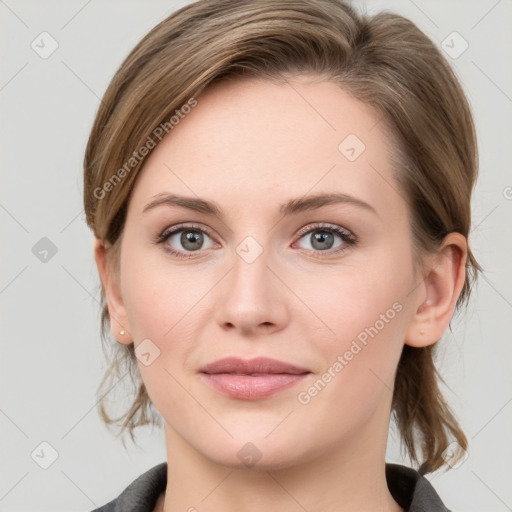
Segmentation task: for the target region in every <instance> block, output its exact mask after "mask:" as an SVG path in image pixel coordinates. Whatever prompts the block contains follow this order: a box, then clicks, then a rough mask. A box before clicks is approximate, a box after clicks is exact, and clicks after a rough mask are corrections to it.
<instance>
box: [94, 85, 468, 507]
mask: <svg viewBox="0 0 512 512" xmlns="http://www.w3.org/2000/svg"><path fill="white" fill-rule="evenodd" d="M379 119H380V116H378V115H377V114H376V113H375V112H374V111H372V110H371V109H370V107H368V106H367V105H365V104H363V103H361V102H359V101H357V100H355V99H354V98H353V97H351V96H350V95H349V94H348V93H347V92H345V91H343V90H342V89H340V87H339V86H338V85H336V84H333V83H330V82H327V81H322V80H320V79H319V78H315V77H312V76H301V77H295V78H294V79H293V80H291V79H290V80H289V82H288V83H287V84H281V85H277V84H274V83H272V82H270V81H265V80H260V79H250V80H248V79H246V80H243V81H241V80H238V81H233V82H229V83H222V84H218V85H216V86H214V87H211V88H209V89H207V91H206V92H205V93H204V94H202V95H201V96H200V97H199V98H198V105H197V107H196V108H194V109H193V110H192V112H191V113H190V114H188V115H187V116H186V117H185V118H184V119H183V120H181V121H180V123H179V124H178V125H177V126H175V127H174V129H173V130H172V132H171V133H170V134H169V135H168V136H167V137H165V138H164V139H163V141H162V142H161V143H160V144H159V145H158V146H157V147H156V148H155V150H154V151H153V153H152V154H151V155H150V157H149V159H148V160H147V162H146V163H145V165H144V168H143V170H142V172H141V175H140V176H139V178H138V180H137V182H136V185H135V189H134V191H133V195H132V197H131V199H130V203H129V208H128V213H127V219H126V224H125V228H124V232H123V239H122V246H121V265H120V270H119V274H116V273H115V271H116V269H115V268H114V267H113V265H110V264H109V260H108V258H107V255H106V252H105V248H104V245H103V244H102V242H101V241H100V240H96V245H95V258H96V262H97V265H98V270H99V272H100V276H101V279H102V282H103V285H104V287H105V293H106V297H107V302H108V307H109V311H110V314H111V318H112V322H111V327H112V333H113V335H114V336H115V337H116V338H117V339H118V341H119V342H120V343H132V342H133V343H135V347H136V348H137V347H138V345H139V344H140V343H141V342H142V340H145V339H147V338H149V339H150V340H151V342H152V343H154V345H156V346H157V347H158V349H159V350H160V355H159V356H158V357H157V358H156V359H155V360H154V361H153V362H152V363H151V364H150V365H149V366H146V365H144V364H142V363H141V362H140V361H138V366H139V370H140V373H141V376H142V379H143V381H144V383H145V385H146V388H147V390H148V393H149V395H150V397H151V400H152V402H153V404H154V405H155V407H156V408H157V409H158V410H159V412H160V413H161V414H162V416H163V418H164V421H165V437H166V446H167V461H168V483H167V492H166V494H165V496H164V495H162V496H161V497H160V499H159V501H158V504H157V507H156V509H155V510H159V511H162V510H163V511H167V512H170V511H175V510H191V511H192V510H195V509H197V510H200V511H201V512H203V511H218V510H223V511H228V512H229V511H232V510H233V511H234V510H237V511H238V510H244V511H261V510H280V511H282V512H288V511H296V510H300V509H301V507H303V508H304V509H306V510H308V511H310V512H313V511H323V512H329V511H335V510H336V511H363V510H365V511H367V510H381V511H384V512H387V511H399V510H401V508H400V507H399V506H398V504H397V503H396V502H395V501H394V500H393V498H392V497H391V495H390V493H389V491H388V489H387V485H386V479H385V472H384V469H385V451H386V441H387V435H388V426H389V420H390V408H391V399H392V388H393V381H394V376H395V372H396V367H397V364H398V360H399V357H400V353H401V350H402V347H403V345H404V344H409V345H412V346H426V345H429V344H433V343H435V342H436V341H437V340H439V339H440V338H441V336H442V334H443V332H444V330H445V329H446V327H447V326H448V323H449V321H450V319H451V317H452V314H453V311H454V307H455V302H456V299H457V297H458V295H459V293H460V291H461V289H462V285H463V282H464V263H465V258H466V250H467V249H466V242H465V239H464V237H462V236H461V235H458V234H456V233H452V234H450V235H448V236H447V237H446V239H445V240H444V242H443V244H442V245H441V247H440V248H439V251H438V252H437V253H433V254H429V255H425V269H424V270H423V271H420V269H415V268H414V266H413V253H412V241H411V228H410V216H409V213H408V211H407V204H406V202H405V201H404V199H403V197H402V196H401V195H400V193H398V192H397V190H398V185H397V184H396V182H395V180H394V177H393V169H392V166H391V161H390V155H391V154H392V151H393V148H392V146H391V145H390V142H389V140H388V138H387V136H386V129H385V125H384V123H383V122H379ZM351 133H352V134H356V135H357V137H358V138H359V139H360V140H361V141H363V142H364V144H365V146H366V149H365V150H364V152H363V153H362V154H361V155H360V156H359V157H358V158H357V159H356V160H355V161H349V160H348V159H347V158H346V157H345V156H344V155H343V154H342V153H341V152H340V151H339V149H338V146H339V144H340V142H341V141H342V140H343V139H344V138H345V137H346V136H347V135H348V134H351ZM376 170H378V173H377V172H376ZM163 192H172V193H176V194H182V195H186V196H191V197H196V196H198V197H201V198H204V199H207V200H210V201H214V202H215V203H217V204H218V206H219V208H221V209H222V212H223V217H222V219H221V218H219V217H217V216H215V215H207V214H204V213H199V212H194V211H191V210H187V209H184V208H179V207H170V206H166V205H160V206H158V207H156V208H154V209H151V210H149V211H147V212H146V213H143V209H144V207H145V206H146V205H147V204H148V203H150V202H151V201H152V200H154V198H155V196H156V195H158V194H161V193H163ZM320 192H326V193H332V192H339V193H344V194H348V195H350V196H353V197H356V198H358V199H360V200H362V201H364V202H366V203H368V204H369V205H370V206H371V207H372V208H373V209H374V210H375V211H371V210H370V209H367V208H362V207H360V206H357V205H354V204H348V203H346V204H345V203H344V204H331V205H327V206H323V207H321V208H318V209H315V210H311V211H306V212H301V213H294V214H292V215H290V216H289V217H286V218H283V217H282V216H281V215H280V213H279V205H281V204H282V203H285V202H286V201H287V200H289V199H291V198H300V197H302V196H304V195H306V194H314V193H320ZM180 223H194V224H197V225H199V226H200V227H201V228H204V229H205V230H206V231H207V233H208V234H205V235H204V244H203V246H202V248H201V249H200V250H198V251H191V250H188V252H187V248H186V247H184V246H183V245H182V244H181V243H180V234H181V233H179V234H178V235H174V236H173V237H172V238H171V239H168V240H167V242H164V243H162V244H155V243H153V239H154V238H155V237H156V236H157V235H159V234H161V233H162V232H163V231H164V230H166V229H167V228H169V227H172V226H176V225H178V224H180ZM315 223H325V224H328V225H330V226H339V227H342V228H345V229H346V230H349V231H350V232H351V233H353V234H354V235H355V236H357V239H358V242H357V244H356V245H354V246H350V245H347V244H346V243H345V242H343V240H341V239H340V238H339V237H338V235H336V234H334V235H333V236H334V239H333V241H332V243H333V244H334V245H333V247H332V248H330V249H329V248H327V250H326V249H324V250H322V249H318V248H316V247H317V246H315V245H313V242H314V241H313V237H312V235H313V234H314V233H309V234H305V235H299V236H298V235H297V234H298V233H299V230H300V229H301V228H303V227H306V228H307V227H308V226H311V225H314V224H315ZM185 229H186V228H185ZM316 232H322V228H317V231H316ZM247 236H252V237H253V238H254V239H255V240H256V241H257V243H258V244H259V246H260V247H261V248H262V249H263V252H262V253H261V254H260V255H259V257H258V258H256V259H255V261H253V262H251V263H248V262H247V261H245V260H244V259H243V258H242V257H240V256H239V254H238V253H237V252H236V249H237V247H238V246H239V244H240V243H241V242H242V241H243V240H244V239H245V238H246V237H247ZM166 244H167V246H168V247H169V246H172V247H173V248H174V249H175V250H178V251H181V252H182V253H186V254H187V253H188V254H192V257H191V258H190V259H178V258H177V257H175V256H172V255H170V254H169V253H167V252H166V251H165V250H164V247H165V245H166ZM340 247H342V248H343V247H344V250H343V251H341V252H338V253H336V252H335V251H336V249H338V248H340ZM251 250H253V249H251ZM315 255H316V256H317V257H315ZM396 303H399V304H400V305H401V306H402V307H401V310H400V312H399V313H397V314H396V315H394V318H393V319H392V320H389V322H387V323H385V326H384V327H383V328H382V329H380V330H379V331H378V334H377V335H375V337H374V338H370V339H369V341H368V344H367V346H365V347H364V348H363V349H362V350H361V351H360V352H358V353H357V355H356V356H354V357H353V358H352V360H351V361H349V362H348V364H347V365H346V366H344V368H343V370H342V371H340V372H338V373H336V376H335V377H333V378H332V379H331V381H330V382H329V383H328V384H327V385H326V386H325V387H324V388H323V389H322V390H321V392H319V393H318V394H317V395H316V396H314V397H312V398H311V400H310V402H309V403H307V404H303V403H300V402H299V400H298V398H297V396H298V394H299V393H300V392H301V391H304V390H307V389H308V388H309V387H310V386H311V385H312V384H313V383H314V382H315V381H317V380H318V379H319V378H320V377H321V376H322V374H324V372H326V371H327V370H328V368H331V369H332V366H333V363H334V362H335V361H336V360H337V357H338V355H343V354H344V353H345V352H346V351H347V350H348V349H349V348H350V346H351V343H352V341H353V340H354V339H356V337H357V335H358V334H359V333H361V332H362V331H364V329H365V328H367V327H369V326H374V325H375V324H376V321H377V320H379V318H381V317H380V315H381V314H385V312H386V311H387V310H389V309H390V308H392V305H393V304H396ZM122 329H124V330H125V331H126V334H125V335H124V336H120V334H119V332H120V330H122ZM422 331H423V334H422V333H421V332H422ZM228 355H236V356H240V357H244V358H252V357H256V356H267V357H272V358H275V359H279V360H283V361H287V362H289V363H292V364H295V365H297V366H301V367H304V368H306V369H308V370H309V371H310V372H311V374H310V375H308V376H307V377H306V378H305V380H304V381H303V382H301V383H300V384H299V385H298V386H294V387H292V388H289V389H287V390H284V391H282V392H280V393H278V394H276V395H273V396H271V397H268V398H266V399H263V400H256V401H242V400H237V399H233V398H230V397H226V396H224V395H221V394H219V393H218V392H217V391H215V390H213V389H212V388H211V387H209V386H208V385H206V384H205V383H204V382H203V380H202V379H201V378H200V376H199V374H198V371H199V369H200V368H201V367H202V366H203V365H205V364H207V363H210V362H212V361H215V360H217V359H219V358H221V357H225V356H228ZM331 373H332V370H331ZM248 442H250V443H252V444H253V445H254V446H256V447H257V449H258V450H259V452H260V453H261V458H260V459H259V460H258V461H257V462H256V464H255V465H254V466H252V467H248V466H246V465H245V463H244V462H243V460H241V459H240V458H239V457H238V456H237V452H238V451H239V450H240V449H242V448H243V447H244V446H245V445H246V443H248ZM203 500H204V501H203ZM190 507H194V508H190Z"/></svg>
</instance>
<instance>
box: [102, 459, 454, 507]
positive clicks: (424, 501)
mask: <svg viewBox="0 0 512 512" xmlns="http://www.w3.org/2000/svg"><path fill="white" fill-rule="evenodd" d="M386 479H387V483H388V488H389V492H390V493H391V495H392V496H393V498H394V499H395V501H396V502H397V503H398V504H399V505H400V506H401V507H402V508H403V509H404V510H405V511H406V512H450V511H449V510H448V509H447V508H446V507H445V506H444V505H443V502H442V501H441V499H440V498H439V496H438V494H437V493H436V491H435V490H434V488H433V487H432V485H431V484H430V482H429V481H428V480H427V479H426V478H425V477H424V476H422V475H420V474H419V473H418V472H417V471H415V470H414V469H411V468H407V467H405V466H400V465H398V464H386ZM166 486H167V462H162V463H161V464H158V465H157V466H155V467H153V468H151V469H150V470H149V471H146V473H143V474H142V475H141V476H139V477H138V478H137V479H136V480H134V481H133V482H132V483H131V484H130V485H129V486H128V487H127V488H126V489H125V490H124V491H123V492H122V493H121V494H120V495H119V496H118V497H117V498H115V499H114V500H112V501H110V502H109V503H107V504H106V505H103V506H102V507H100V508H97V509H95V510H93V511H92V512H153V510H154V508H155V505H156V502H157V500H158V497H159V496H160V494H161V493H163V492H164V491H165V488H166Z"/></svg>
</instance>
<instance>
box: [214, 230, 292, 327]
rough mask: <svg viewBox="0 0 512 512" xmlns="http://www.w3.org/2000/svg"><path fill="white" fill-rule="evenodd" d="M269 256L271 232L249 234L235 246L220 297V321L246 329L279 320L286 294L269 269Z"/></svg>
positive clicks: (270, 261)
mask: <svg viewBox="0 0 512 512" xmlns="http://www.w3.org/2000/svg"><path fill="white" fill-rule="evenodd" d="M256 236H258V237H259V238H260V239H261V238H264V241H263V243H260V242H259V241H258V240H257V239H256ZM272 256H273V255H272V251H271V244H270V236H264V235H248V236H246V237H245V238H244V239H243V240H242V241H241V242H240V243H239V244H238V245H237V246H236V247H235V254H233V259H232V271H231V272H230V275H229V276H227V284H226V285H225V286H224V287H222V295H223V296H222V297H220V298H219V299H220V300H219V305H220V313H219V314H220V317H219V321H220V322H221V323H223V324H226V323H227V324H231V325H233V326H235V327H238V328H240V329H242V330H244V331H249V330H251V329H255V328H257V327H258V326H259V325H262V324H265V325H266V326H268V325H269V324H274V325H278V324H280V323H281V322H282V320H283V318H280V317H281V313H282V312H283V311H284V310H285V309H286V308H285V307H284V302H283V301H284V300H285V298H284V296H281V294H280V291H279V287H280V286H282V285H280V284H279V283H277V282H275V281H276V278H275V276H274V275H273V271H272V270H271V268H272V261H273V257H272ZM281 291H283V290H281Z"/></svg>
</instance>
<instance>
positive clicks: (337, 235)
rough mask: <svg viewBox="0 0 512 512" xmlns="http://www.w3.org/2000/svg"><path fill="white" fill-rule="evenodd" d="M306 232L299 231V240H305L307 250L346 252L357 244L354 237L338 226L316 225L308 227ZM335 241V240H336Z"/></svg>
mask: <svg viewBox="0 0 512 512" xmlns="http://www.w3.org/2000/svg"><path fill="white" fill-rule="evenodd" d="M308 228H309V229H308V230H307V231H306V232H304V230H301V233H299V235H301V238H300V240H303V239H304V240H306V241H307V242H308V244H309V247H306V249H308V250H312V251H316V252H317V253H318V252H329V253H331V254H332V253H339V252H343V251H346V250H347V249H348V248H349V247H350V246H352V245H355V244H356V242H357V239H356V237H355V236H354V235H353V234H352V233H351V232H350V231H348V230H347V229H344V228H341V227H339V226H331V225H325V224H316V225H313V226H308ZM336 239H337V240H336Z"/></svg>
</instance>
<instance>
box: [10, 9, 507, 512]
mask: <svg viewBox="0 0 512 512" xmlns="http://www.w3.org/2000/svg"><path fill="white" fill-rule="evenodd" d="M186 3H188V2H176V1H151V2H142V1H126V0H124V1H103V2H100V1H99V0H89V1H82V0H81V1H76V0H72V1H69V0H68V1H66V2H64V1H60V2H57V1H46V2H41V1H39V2H38V1H35V0H33V1H22V0H16V1H15V0H6V1H0V24H1V26H0V34H1V36H0V37H1V38H2V44H1V49H0V51H1V56H0V63H1V67H0V70H1V75H0V105H1V120H2V122H1V125H0V130H1V136H0V143H1V146H2V147H1V153H0V154H1V158H2V161H1V181H2V185H1V189H0V220H1V235H2V265H1V270H0V272H1V274H0V307H1V327H2V338H1V344H2V345H1V352H2V353H1V370H0V378H1V388H0V389H1V395H0V398H1V401H0V433H1V436H0V443H1V445H0V446H1V459H0V460H1V466H0V471H1V473H0V510H2V511H34V510H37V511H53V512H56V511H75V510H76V511H88V510H91V509H92V508H94V507H96V506H99V505H102V504H104V503H106V502H107V501H109V500H110V499H112V498H113V497H115V496H117V495H118V493H119V492H120V491H121V490H122V489H124V488H125V487H126V486H127V485H128V484H129V483H130V482H131V481H132V480H133V479H134V478H135V477H137V476H138V475H140V474H141V473H142V472H143V471H145V470H147V469H149V468H150V467H152V466H153V465H155V464H157V463H159V462H161V461H164V460H165V443H164V437H163V431H159V430H157V429H151V428H147V429H145V430H144V429H140V430H139V436H138V439H139V444H140V446H139V447H134V446H133V445H132V444H131V443H129V442H128V443H127V448H128V449H127V450H125V449H124V448H123V446H122V443H121V441H120V440H116V439H115V438H114V435H113V434H111V433H109V431H107V429H106V428H105V427H104V426H103V424H102V423H101V421H100V419H99V416H98V414H97V411H96V405H95V404H96V396H95V391H96V388H97V386H98V383H99V381H100V378H101V376H102V375H103V370H104V369H105V361H104V356H103V352H102V350H101V344H100V338H99V306H98V299H99V293H98V282H99V281H98V277H97V273H96V268H95V265H94V260H93V255H92V242H93V237H92V234H91V233H90V232H89V230H88V228H87V227H86V225H85V222H84V218H83V210H82V160H83V152H84V148H85V144H86V141H87V137H88V133H89V130H90V128H91V124H92V121H93V117H94V114H95V112H96V109H97V107H98V104H99V98H101V96H102V95H103V92H104V90H105V88H106V86H107V84H108V83H109V81H110V79H111V77H112V75H113V74H114V72H115V70H116V69H117V67H118V66H119V64H120V63H121V60H122V59H123V58H124V57H125V55H126V54H127V53H128V52H129V51H130V50H131V48H132V47H133V46H134V45H135V44H136V43H137V42H138V41H139V39H140V38H141V37H142V36H143V35H144V34H146V32H147V31H149V30H150V29H151V28H152V27H153V26H154V25H156V23H158V22H159V21H160V20H162V19H163V18H164V17H166V16H167V15H169V14H170V13H171V12H172V11H174V10H176V9H177V8H178V7H181V6H182V5H184V4H186ZM359 4H360V5H361V7H362V8H363V9H366V10H368V11H378V10H381V9H384V8H388V9H390V10H393V11H395V12H398V13H401V14H403V15H405V16H407V17H408V18H410V19H412V20H413V21H414V22H416V23H417V24H418V25H419V26H420V28H422V29H423V30H424V31H425V32H426V33H427V34H428V35H429V36H430V37H431V38H432V39H433V40H434V41H435V42H437V43H438V44H439V45H442V44H443V43H442V42H443V41H447V42H448V43H449V44H450V45H451V46H453V47H454V50H453V51H460V50H461V49H462V46H461V44H462V40H460V39H457V37H458V36H455V37H456V39H453V37H454V36H453V35H451V34H452V33H453V32H454V31H456V32H458V33H459V34H460V35H461V36H462V37H463V38H464V40H466V41H467V43H468V44H469V47H468V49H467V50H466V51H465V52H464V53H462V54H461V55H460V56H458V57H457V58H455V59H454V58H452V57H448V58H449V60H450V61H451V62H452V64H453V66H454V68H455V70H456V72H457V74H458V76H459V77H460V79H461V81H462V83H463V85H464V87H465V90H466V92H467V94H468V96H469V99H470V102H471V104H472V107H473V110H474V115H475V119H476V124H477V128H478V136H479V148H480V165H481V169H480V177H479V181H478V185H477V190H476V195H475V199H474V202H473V215H474V227H473V231H472V232H471V238H470V241H471V243H472V245H473V248H474V251H475V254H476V256H477V258H478V260H479V261H480V263H481V264H482V265H483V266H484V268H485V270H486V272H485V275H484V277H483V278H482V279H481V280H480V283H479V285H478V287H477V288H476V289H475V290H474V294H473V298H472V301H471V303H470V305H469V309H468V311H467V314H466V315H463V316H459V317H456V318H455V319H454V321H453V322H452V332H451V333H450V332H447V334H446V336H445V338H444V341H443V342H442V347H441V350H440V363H439V367H440V369H441V372H442V374H443V375H444V376H445V379H446V382H447V384H448V386H449V387H450V388H451V390H447V397H448V399H449V401H450V403H451V404H452V406H453V407H454V409H455V411H456V412H457V414H458V415H459V418H460V420H461V423H462V425H463V428H464V429H465V431H466V433H467V435H468V438H469V440H470V448H469V458H468V459H467V460H466V461H465V462H464V464H462V465H461V466H460V467H459V468H457V469H454V470H452V471H450V472H448V473H446V474H444V473H443V474H434V475H431V476H430V479H431V480H432V482H433V485H434V486H435V487H436V489H437V490H438V491H439V493H440V495H441V497H442V498H443V500H444V501H445V503H446V504H447V505H448V506H449V508H451V509H452V510H454V512H455V511H458V510H460V511H463V510H464V511H468V512H470V511H471V512H476V511H485V512H494V511H495V512H501V511H507V510H512V486H511V485H510V482H511V481H512V480H511V477H512V436H511V435H510V433H511V432H512V429H511V424H512V403H511V402H512V385H511V384H512V372H511V371H510V365H511V362H512V357H511V356H512V344H511V341H512V340H511V336H510V331H511V318H512V279H511V277H512V273H511V270H510V263H511V256H512V251H511V246H512V242H511V240H512V237H511V222H510V220H511V218H512V217H511V214H512V188H511V187H512V172H511V168H512V167H511V164H512V155H511V151H510V145H511V140H512V138H511V131H512V130H511V125H512V121H511V120H512V116H511V113H512V99H511V98H512V76H511V75H512V72H511V66H510V62H511V56H512V35H511V32H510V23H511V19H512V3H511V1H509V0H501V1H496V0H489V1H483V0H481V1H474V0H473V1H467V0H466V1H462V0H458V1H451V2H446V1H427V0H414V1H413V0H403V1H392V0H386V1H384V0H383V1H373V0H372V1H369V0H368V1H365V2H359ZM43 31H47V32H48V33H49V34H51V36H52V38H54V39H55V40H56V41H57V43H58V48H57V49H56V51H55V52H54V53H53V54H52V55H51V56H49V57H48V58H46V59H43V58H41V57H40V56H39V54H38V53H36V51H34V50H33V49H32V47H31V43H32V41H34V40H35V41H36V43H37V41H40V38H39V39H38V36H39V34H40V33H41V32H43ZM447 37H449V39H446V38H447ZM452 41H453V42H452ZM444 44H445V45H446V42H445V43H444ZM45 48H46V49H48V48H49V40H47V44H45ZM43 237H47V238H48V239H49V240H51V242H52V244H53V245H54V246H55V249H56V251H57V252H56V253H55V254H52V252H51V250H50V252H49V253H48V254H47V256H46V260H47V261H46V262H44V261H41V260H40V259H39V258H40V257H42V256H43V255H44V253H42V254H39V257H36V256H37V255H38V250H39V251H41V250H42V249H41V248H40V247H39V246H38V245H36V244H38V243H39V244H43V245H44V244H48V242H47V241H44V242H40V240H41V238H43ZM34 246H36V249H34V250H33V248H34ZM55 249H54V250H55ZM34 253H35V254H34ZM42 442H47V443H49V444H50V445H51V447H53V449H54V450H56V452H57V453H58V458H57V459H56V460H55V462H53V464H51V465H50V466H49V467H48V469H43V468H42V467H40V464H45V463H48V462H50V461H51V460H50V458H49V457H51V453H52V451H51V450H52V449H51V448H48V447H47V446H45V445H43V446H41V445H40V443H42ZM31 454H32V455H31ZM38 454H39V456H38ZM389 460H394V461H398V462H405V463H407V461H406V460H405V459H403V458H402V457H401V455H400V452H399V450H398V446H397V443H396V436H394V435H392V436H391V437H390V443H389Z"/></svg>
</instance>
